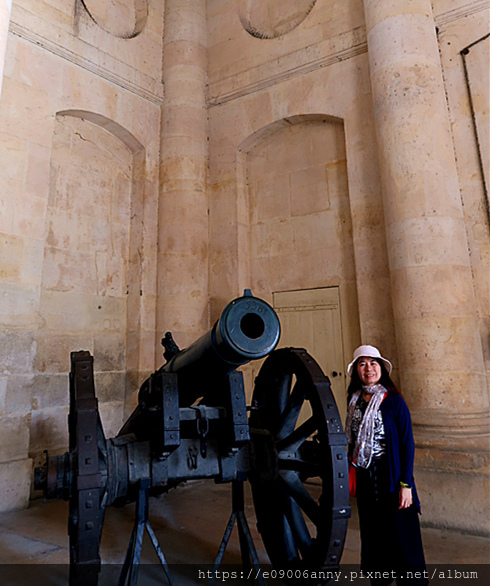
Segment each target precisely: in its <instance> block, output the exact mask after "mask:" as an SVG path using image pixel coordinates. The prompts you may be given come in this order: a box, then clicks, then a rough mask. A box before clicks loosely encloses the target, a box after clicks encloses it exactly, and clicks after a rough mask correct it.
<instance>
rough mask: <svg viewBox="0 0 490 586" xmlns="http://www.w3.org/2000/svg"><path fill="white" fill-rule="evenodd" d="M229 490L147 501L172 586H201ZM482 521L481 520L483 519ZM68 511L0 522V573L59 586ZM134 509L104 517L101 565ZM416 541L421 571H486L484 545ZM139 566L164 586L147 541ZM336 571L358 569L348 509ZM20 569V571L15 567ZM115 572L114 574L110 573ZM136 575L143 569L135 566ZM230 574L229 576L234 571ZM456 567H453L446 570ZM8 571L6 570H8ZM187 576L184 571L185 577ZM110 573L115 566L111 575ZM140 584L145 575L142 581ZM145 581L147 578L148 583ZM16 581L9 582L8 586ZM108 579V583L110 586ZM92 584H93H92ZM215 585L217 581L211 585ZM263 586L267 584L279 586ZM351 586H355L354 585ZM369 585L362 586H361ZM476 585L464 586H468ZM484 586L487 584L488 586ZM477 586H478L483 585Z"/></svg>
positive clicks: (230, 554) (40, 507) (471, 540)
mask: <svg viewBox="0 0 490 586" xmlns="http://www.w3.org/2000/svg"><path fill="white" fill-rule="evenodd" d="M230 504H231V486H230V485H229V484H226V485H216V484H214V483H213V482H212V481H195V482H192V483H188V484H184V485H182V486H180V487H178V488H177V489H174V490H172V491H171V492H169V493H168V494H166V495H163V496H161V497H159V498H158V499H156V498H155V499H153V498H152V499H150V522H151V524H152V527H153V529H154V530H155V534H156V535H157V538H158V540H159V542H160V546H161V548H162V550H163V552H164V554H165V557H166V559H167V561H168V562H169V564H172V565H173V564H176V565H175V572H176V573H175V574H174V575H175V580H176V584H177V586H192V585H194V584H203V583H206V581H205V580H204V581H203V580H202V579H201V580H199V579H198V575H197V567H198V564H212V563H213V561H214V559H215V557H216V554H217V551H218V547H219V544H220V542H221V539H222V536H223V533H224V530H225V527H226V524H227V522H228V518H229V515H230ZM487 513H488V512H487ZM245 514H246V517H247V520H248V523H249V526H250V529H251V532H252V535H253V538H254V541H255V544H256V547H257V552H258V555H259V559H260V561H261V562H262V563H264V564H267V563H268V558H267V554H266V552H265V550H264V549H263V546H262V542H261V540H260V537H259V535H258V533H257V531H256V527H255V516H254V511H253V504H252V501H251V497H250V495H249V494H248V489H247V491H246V504H245ZM67 515H68V505H67V503H65V502H62V501H48V502H42V501H41V500H38V501H33V502H31V506H30V508H29V509H27V510H24V511H19V512H13V513H3V514H1V515H0V564H2V565H1V566H0V568H1V569H0V571H1V570H3V571H4V572H5V568H8V567H10V566H6V564H18V565H19V567H21V568H22V569H23V570H25V569H26V565H31V567H32V569H33V571H35V572H36V583H40V584H42V585H43V586H44V585H45V584H53V585H56V584H66V577H64V576H66V564H67V561H68V536H67ZM133 515H134V505H128V506H126V507H124V508H122V509H116V508H113V507H110V508H108V510H107V511H106V516H105V521H104V531H103V536H102V543H101V558H102V561H103V564H121V563H122V562H123V560H124V555H125V552H126V548H127V544H128V541H129V537H130V534H131V530H132V526H133ZM423 541H424V547H425V554H426V559H427V563H428V564H431V565H432V566H437V565H438V564H439V565H441V567H442V565H444V564H455V565H456V564H489V563H490V540H488V539H486V538H483V537H477V536H472V535H465V534H461V533H456V532H451V531H447V530H444V531H443V530H437V529H430V528H423ZM142 561H143V562H145V563H146V564H148V567H149V568H150V567H151V572H150V577H149V578H148V580H147V579H146V578H145V577H143V578H141V575H143V574H141V575H140V580H139V582H138V584H140V586H143V585H144V586H146V584H167V582H166V579H165V578H164V575H163V573H162V569H161V567H160V566H158V565H157V564H156V563H154V562H156V561H157V558H156V556H155V553H154V551H153V549H152V547H151V543H150V540H149V538H148V536H147V535H145V539H144V547H143V555H142ZM341 562H342V564H358V563H359V527H358V520H357V515H356V510H355V505H354V506H353V515H352V518H351V520H350V522H349V529H348V532H347V538H346V543H345V548H344V552H343V556H342V560H341ZM225 563H227V564H236V565H237V566H236V567H238V564H240V550H239V545H238V539H237V537H236V530H235V531H234V532H233V534H232V537H231V539H230V542H229V545H228V548H227V550H226V554H225ZM20 565H21V566H20ZM115 567H116V566H115ZM142 567H144V566H142ZM236 567H235V569H236ZM454 567H456V566H454ZM12 568H13V566H12ZM43 568H44V570H45V571H46V572H47V573H46V575H49V578H46V577H44V578H42V580H41V581H39V580H38V577H39V576H40V572H41V571H42V570H43ZM186 568H187V569H186ZM117 569H118V572H119V570H120V566H119V567H118V568H117ZM12 576H13V577H10V578H9V576H8V574H5V573H4V575H3V577H2V575H1V574H0V584H1V585H2V586H4V585H8V586H11V585H15V586H17V584H19V585H22V586H23V585H24V584H30V583H32V582H31V580H30V579H29V581H27V579H26V578H25V577H24V578H18V579H17V578H15V576H14V574H12ZM144 576H146V574H144ZM152 576H153V578H152ZM346 578H347V575H346V576H344V581H342V579H340V580H336V582H338V583H339V584H348V583H349V584H350V583H352V582H351V579H350V578H351V577H349V580H346ZM16 580H17V581H16ZM116 582H117V579H116V578H113V579H111V580H109V582H108V583H112V584H116ZM99 583H100V582H99ZM216 583H217V584H222V583H223V582H222V581H219V580H217V582H216ZM280 583H281V582H279V581H274V580H272V581H269V580H267V584H268V585H269V584H280ZM354 583H356V584H357V583H358V582H354ZM359 583H360V584H361V583H364V584H365V585H366V586H368V585H369V582H368V580H363V581H362V582H359ZM441 583H443V584H448V585H450V586H453V585H454V586H456V584H458V586H459V584H463V583H464V584H467V583H468V584H470V582H469V581H465V582H463V581H458V580H455V579H451V580H445V581H444V582H441ZM477 583H478V586H479V585H480V581H478V582H475V581H473V582H471V584H473V586H476V585H477ZM489 583H490V582H489ZM481 584H484V583H483V582H482V583H481Z"/></svg>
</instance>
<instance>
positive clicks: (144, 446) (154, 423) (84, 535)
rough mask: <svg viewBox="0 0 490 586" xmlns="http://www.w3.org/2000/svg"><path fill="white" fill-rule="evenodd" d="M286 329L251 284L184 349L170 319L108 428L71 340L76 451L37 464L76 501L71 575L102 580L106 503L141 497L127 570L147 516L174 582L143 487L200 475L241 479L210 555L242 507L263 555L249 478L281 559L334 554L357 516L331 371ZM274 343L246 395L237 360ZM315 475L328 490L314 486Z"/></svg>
mask: <svg viewBox="0 0 490 586" xmlns="http://www.w3.org/2000/svg"><path fill="white" fill-rule="evenodd" d="M279 335H280V325H279V320H278V318H277V315H276V314H275V312H274V310H273V309H272V308H271V307H270V306H269V305H268V304H267V303H265V302H264V301H262V300H261V299H258V298H256V297H254V296H252V294H251V292H250V291H249V290H246V291H245V294H244V296H243V297H240V298H238V299H235V300H234V301H232V302H231V303H229V304H228V305H227V307H226V308H225V309H224V311H223V313H222V314H221V316H220V318H219V320H218V321H217V322H216V324H215V325H214V327H213V328H212V329H211V330H210V331H209V332H208V333H206V334H205V335H204V336H202V337H201V338H200V339H199V340H197V341H196V342H195V343H194V344H192V345H191V346H190V347H188V348H187V349H184V350H179V349H178V347H177V346H176V344H175V343H174V341H173V340H172V337H171V334H169V333H167V334H166V336H165V338H164V339H163V340H162V344H163V346H164V348H165V352H164V358H165V359H166V361H167V362H166V364H164V365H163V366H162V367H161V368H159V369H158V370H157V371H156V372H154V373H153V374H152V375H151V376H150V377H149V378H148V379H147V380H146V381H145V382H144V383H143V385H142V386H141V388H140V391H139V395H138V405H137V407H136V408H135V410H134V411H133V413H132V414H131V416H130V417H129V418H128V420H127V421H126V423H125V424H124V425H123V427H122V429H121V430H120V432H119V433H118V435H117V436H116V437H115V438H105V436H104V432H103V429H102V424H101V420H100V416H99V411H98V406H97V399H96V396H95V389H94V376H93V358H92V356H91V355H90V354H89V353H88V352H86V351H80V352H72V354H71V372H70V413H69V417H68V428H69V451H68V452H67V453H65V454H64V455H62V456H57V457H48V456H47V458H46V463H45V464H44V466H42V467H40V468H37V469H36V471H35V486H36V488H37V489H42V490H43V491H44V494H45V496H46V497H47V498H63V499H65V500H69V503H70V504H69V539H70V585H71V586H75V585H76V586H81V585H82V584H83V585H84V586H90V585H92V584H94V585H95V584H97V576H98V571H99V568H100V556H99V549H100V538H101V532H102V525H103V517H104V511H105V509H106V507H107V506H109V505H111V504H115V505H124V504H125V503H128V502H132V501H136V503H137V506H136V522H135V528H134V531H133V534H132V536H131V539H130V544H129V548H128V552H127V555H126V559H125V562H124V566H123V570H122V573H121V576H120V580H119V583H120V584H122V585H123V584H126V583H130V584H135V583H136V581H137V572H138V563H139V556H140V553H141V543H142V539H143V533H144V531H145V529H146V530H147V531H148V533H149V535H150V538H151V540H152V543H153V545H154V546H155V549H156V551H157V554H158V556H159V558H160V561H161V562H162V564H163V567H164V570H165V572H166V576H167V581H168V582H169V583H170V584H173V583H174V580H173V577H172V574H171V573H170V571H169V570H168V566H167V564H166V560H165V557H164V555H163V552H162V551H161V550H160V548H159V546H158V542H157V540H156V537H155V535H154V533H153V530H152V528H151V525H150V523H149V520H148V497H149V496H151V495H157V494H161V493H164V492H166V491H168V490H169V489H170V488H172V487H174V486H177V485H178V484H179V483H181V482H183V481H185V480H190V479H197V478H212V479H214V480H215V481H216V482H231V483H232V490H233V511H232V514H231V517H230V522H229V523H228V527H227V528H226V531H225V536H224V538H223V542H222V543H221V546H220V548H219V551H218V556H217V558H216V560H215V567H217V566H218V565H219V564H220V562H221V559H222V557H223V553H224V549H225V547H226V544H227V541H228V539H229V536H230V534H231V530H232V529H233V525H234V523H235V521H236V522H237V524H238V531H239V537H240V546H241V552H242V560H243V563H244V565H248V566H251V565H253V566H257V565H258V563H259V562H258V559H257V555H256V552H255V548H254V545H253V542H252V539H251V536H250V531H249V529H248V526H247V522H246V519H245V516H244V514H243V482H244V481H245V480H246V479H248V480H249V481H250V483H251V488H252V496H253V501H254V506H255V513H256V518H257V528H258V530H259V532H260V534H261V536H262V540H263V542H264V546H265V548H266V551H267V553H268V555H269V558H270V560H271V563H272V565H273V566H274V567H276V568H279V569H281V570H287V569H294V570H298V569H306V570H308V571H312V570H322V571H334V570H335V569H337V568H338V566H339V562H340V557H341V553H342V549H343V545H344V539H345V534H346V530H347V521H348V518H349V516H350V508H349V493H348V466H347V459H346V448H345V446H346V438H345V435H344V433H343V430H342V424H341V421H340V417H339V413H338V410H337V406H336V403H335V400H334V397H333V394H332V392H331V389H330V383H329V380H328V378H327V377H326V376H325V375H324V374H323V372H322V370H321V369H320V367H319V366H318V364H317V363H316V362H315V360H314V359H313V358H312V357H311V356H310V355H309V354H308V353H307V352H306V351H305V350H303V349H295V348H283V349H279V350H275V348H276V345H277V343H278V340H279ZM266 356H268V357H267V358H266V360H265V362H264V364H263V365H262V367H261V369H260V372H259V374H258V376H257V378H256V380H255V387H254V391H253V397H252V404H251V406H247V405H246V398H245V391H244V383H243V375H242V373H241V372H239V371H237V370H236V369H237V368H238V367H239V366H241V365H243V364H246V363H248V362H249V361H251V360H256V359H260V358H264V357H266ZM305 412H307V417H306V418H304V415H303V414H304V413H305ZM300 414H301V415H300ZM302 419H304V420H302ZM312 479H316V483H317V487H318V485H320V493H321V494H320V497H319V498H314V497H313V496H312V494H311V491H310V490H309V487H310V485H309V482H311V481H312ZM262 583H265V582H264V581H263V579H262Z"/></svg>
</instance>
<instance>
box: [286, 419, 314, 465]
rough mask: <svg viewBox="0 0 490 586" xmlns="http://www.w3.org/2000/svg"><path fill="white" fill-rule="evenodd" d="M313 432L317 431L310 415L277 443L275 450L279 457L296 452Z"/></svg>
mask: <svg viewBox="0 0 490 586" xmlns="http://www.w3.org/2000/svg"><path fill="white" fill-rule="evenodd" d="M315 431H317V425H316V421H315V419H314V418H313V415H312V416H311V417H310V418H309V419H307V420H306V421H305V422H304V423H302V424H301V425H300V426H299V427H297V428H296V429H295V430H294V431H293V432H292V433H290V434H289V435H288V436H287V437H285V438H284V439H283V440H281V441H278V442H277V444H276V449H277V452H278V454H279V456H283V455H284V454H283V453H282V452H296V450H298V448H299V447H300V446H301V444H302V443H303V442H304V441H305V440H307V439H308V438H309V437H310V436H311V434H312V433H314V432H315Z"/></svg>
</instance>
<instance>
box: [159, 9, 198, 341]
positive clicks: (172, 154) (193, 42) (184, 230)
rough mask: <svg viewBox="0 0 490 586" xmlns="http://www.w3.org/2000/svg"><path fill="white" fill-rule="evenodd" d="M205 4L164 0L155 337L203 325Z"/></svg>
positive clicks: (180, 334)
mask: <svg viewBox="0 0 490 586" xmlns="http://www.w3.org/2000/svg"><path fill="white" fill-rule="evenodd" d="M206 44H207V28H206V1H205V0H186V1H185V2H182V0H166V2H165V32H164V44H163V81H164V88H165V98H164V102H163V111H162V132H161V153H160V201H159V229H158V302H157V332H158V334H157V335H158V337H160V336H161V335H163V334H164V333H165V331H168V330H171V331H172V332H173V333H174V338H175V340H176V342H177V343H178V344H179V345H181V346H185V345H187V344H189V342H191V341H192V340H193V339H194V338H195V336H196V335H197V334H200V333H203V331H204V330H205V329H206V328H207V327H208V204H207V192H206V171H207V144H208V143H207V109H206V81H207V52H206Z"/></svg>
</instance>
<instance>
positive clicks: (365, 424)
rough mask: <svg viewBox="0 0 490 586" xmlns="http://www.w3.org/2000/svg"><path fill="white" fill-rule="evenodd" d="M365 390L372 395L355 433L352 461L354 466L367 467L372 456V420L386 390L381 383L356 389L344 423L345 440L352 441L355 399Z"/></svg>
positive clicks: (350, 442)
mask: <svg viewBox="0 0 490 586" xmlns="http://www.w3.org/2000/svg"><path fill="white" fill-rule="evenodd" d="M363 391H365V392H368V393H370V394H372V395H373V396H372V397H371V400H370V401H369V403H368V406H367V408H366V412H365V413H364V417H363V418H362V422H361V425H360V427H359V432H358V434H357V439H356V444H355V446H354V454H353V457H352V463H353V464H354V466H359V467H360V468H367V467H368V466H369V464H371V459H372V456H373V437H374V420H375V419H376V415H377V413H378V411H379V406H380V405H381V402H382V401H383V399H384V398H385V395H386V393H387V392H388V391H387V390H386V389H385V388H384V387H383V385H374V386H372V387H363V389H362V391H357V392H355V393H354V394H353V395H352V399H351V400H350V403H349V407H348V410H347V420H346V423H345V433H346V435H347V442H348V443H349V444H352V443H353V438H352V417H353V415H354V410H355V408H356V403H357V400H358V399H359V396H360V395H361V393H362V392H363Z"/></svg>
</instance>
